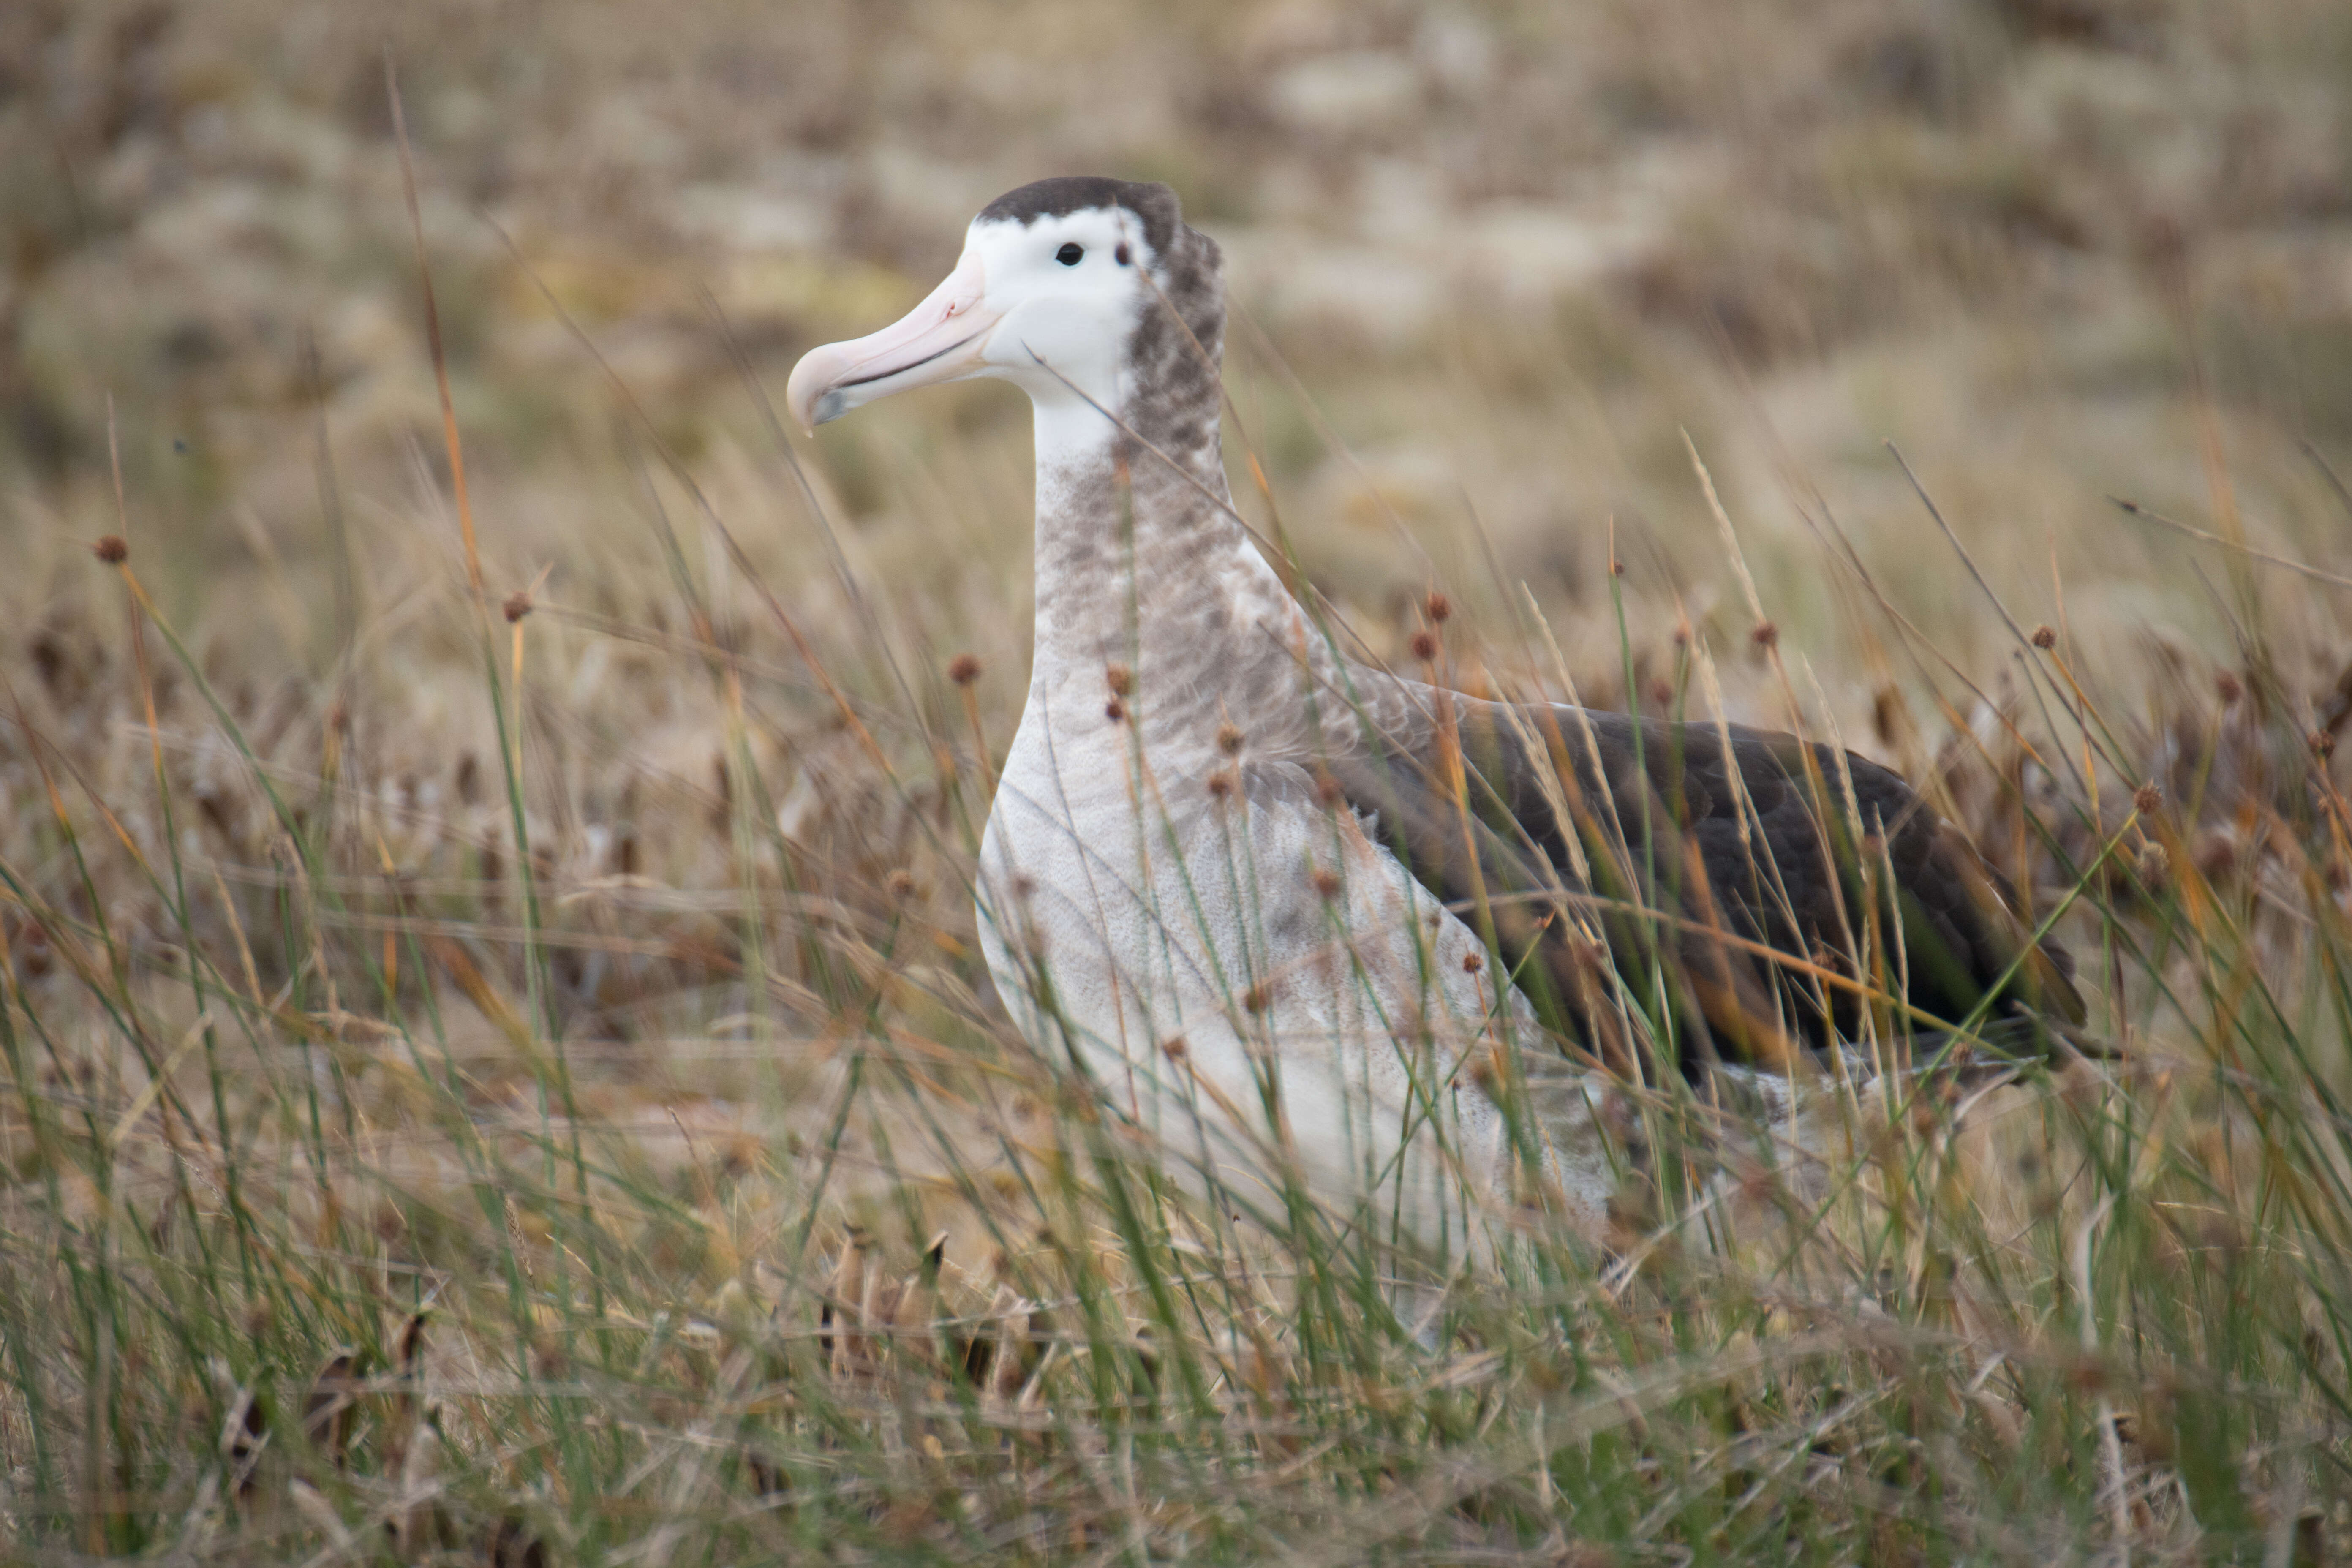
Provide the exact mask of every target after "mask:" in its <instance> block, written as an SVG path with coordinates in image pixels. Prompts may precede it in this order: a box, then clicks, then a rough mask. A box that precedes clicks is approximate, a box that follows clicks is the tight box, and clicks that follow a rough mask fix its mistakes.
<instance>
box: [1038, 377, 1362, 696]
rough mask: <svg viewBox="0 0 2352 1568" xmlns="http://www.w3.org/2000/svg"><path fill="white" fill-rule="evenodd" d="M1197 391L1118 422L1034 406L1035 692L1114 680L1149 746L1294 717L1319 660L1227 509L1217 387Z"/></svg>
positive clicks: (1210, 384) (1068, 402)
mask: <svg viewBox="0 0 2352 1568" xmlns="http://www.w3.org/2000/svg"><path fill="white" fill-rule="evenodd" d="M1194 391H1195V395H1193V396H1192V397H1176V396H1170V395H1165V393H1166V389H1164V388H1163V389H1161V395H1140V396H1139V395H1129V397H1128V398H1126V399H1125V400H1124V404H1123V406H1122V407H1120V408H1119V409H1118V411H1117V412H1118V417H1117V418H1116V419H1114V418H1112V417H1110V416H1108V415H1107V414H1106V413H1105V412H1104V411H1103V410H1101V409H1098V408H1097V407H1095V406H1094V405H1091V404H1088V403H1087V402H1086V401H1085V400H1083V399H1080V398H1078V397H1076V395H1070V396H1068V397H1066V399H1056V398H1053V397H1039V398H1037V399H1036V406H1037V420H1036V437H1037V627H1036V668H1035V675H1034V679H1033V690H1036V689H1054V688H1058V687H1060V686H1062V685H1063V684H1064V683H1066V682H1071V681H1076V682H1079V683H1081V684H1080V687H1079V689H1080V691H1081V693H1082V694H1087V695H1088V698H1089V700H1093V698H1092V696H1091V694H1090V693H1088V692H1087V691H1086V689H1085V688H1084V686H1083V682H1085V681H1087V680H1093V681H1097V682H1101V683H1103V685H1104V689H1103V696H1104V697H1105V698H1108V695H1109V694H1110V692H1109V685H1110V684H1111V683H1112V682H1113V681H1115V680H1116V679H1118V677H1117V676H1116V674H1115V672H1114V669H1113V667H1120V668H1124V669H1125V670H1126V671H1127V672H1128V674H1127V676H1126V679H1127V680H1128V681H1129V682H1130V683H1131V685H1132V692H1133V694H1132V698H1131V700H1130V701H1129V706H1130V707H1131V709H1132V710H1134V712H1135V715H1136V717H1137V719H1138V721H1139V722H1140V723H1141V724H1142V725H1143V727H1144V732H1145V735H1146V738H1147V739H1150V738H1153V737H1154V736H1157V737H1160V738H1162V739H1167V740H1171V741H1172V740H1178V739H1181V740H1184V741H1186V742H1191V743H1202V742H1205V741H1206V740H1207V739H1208V738H1209V737H1211V736H1213V734H1214V732H1215V731H1216V729H1217V727H1218V725H1219V724H1220V723H1222V722H1226V721H1229V718H1228V716H1230V719H1231V720H1232V721H1239V720H1241V719H1242V718H1244V716H1245V715H1246V714H1249V713H1255V714H1257V715H1260V716H1261V717H1262V716H1264V715H1265V713H1266V712H1267V710H1269V708H1271V709H1273V710H1280V709H1282V708H1284V707H1286V706H1287V705H1293V704H1297V705H1303V702H1304V696H1303V692H1304V689H1305V682H1304V681H1303V680H1302V678H1301V660H1302V658H1304V659H1305V660H1307V662H1308V663H1309V664H1310V665H1311V664H1313V663H1315V662H1317V661H1318V660H1319V659H1321V658H1327V657H1328V656H1327V655H1326V654H1325V653H1324V650H1323V648H1322V646H1321V643H1320V641H1319V638H1318V635H1317V634H1316V633H1315V632H1314V630H1313V628H1312V627H1311V626H1309V625H1308V624H1307V619H1306V616H1304V614H1303V613H1302V612H1301V611H1300V609H1299V607H1298V605H1297V601H1295V600H1294V599H1292V598H1291V596H1290V594H1289V592H1288V590H1286V588H1285V587H1284V586H1283V584H1282V580H1281V579H1280V578H1279V577H1277V576H1276V574H1275V573H1274V570H1273V568H1272V567H1270V566H1268V565H1267V564H1266V563H1265V557H1263V556H1262V555H1260V554H1259V553H1258V552H1257V549H1256V547H1255V544H1254V543H1253V542H1251V540H1250V538H1249V535H1248V533H1247V532H1246V531H1245V530H1244V528H1243V527H1242V525H1241V521H1240V520H1239V518H1238V517H1237V516H1236V515H1235V513H1234V507H1233V500H1232V494H1231V491H1230V490H1229V489H1227V487H1226V483H1225V469H1224V460H1223V454H1222V452H1221V449H1220V447H1219V442H1218V422H1217V394H1216V387H1215V383H1214V381H1213V379H1209V380H1207V382H1206V384H1205V387H1196V388H1195V389H1194ZM1192 731H1200V733H1199V734H1197V735H1195V734H1193V733H1192Z"/></svg>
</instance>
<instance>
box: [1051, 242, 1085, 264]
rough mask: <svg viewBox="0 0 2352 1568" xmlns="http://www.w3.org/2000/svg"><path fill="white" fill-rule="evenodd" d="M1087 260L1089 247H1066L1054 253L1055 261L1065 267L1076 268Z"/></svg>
mask: <svg viewBox="0 0 2352 1568" xmlns="http://www.w3.org/2000/svg"><path fill="white" fill-rule="evenodd" d="M1086 258H1087V247H1085V246H1083V245H1066V246H1064V247H1062V248H1061V249H1059V250H1057V251H1055V252H1054V259H1055V260H1056V261H1058V262H1060V263H1061V264H1062V265H1063V266H1065V267H1076V265H1077V264H1078V263H1079V262H1081V261H1084V260H1085V259H1086Z"/></svg>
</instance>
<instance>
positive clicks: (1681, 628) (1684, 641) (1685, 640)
mask: <svg viewBox="0 0 2352 1568" xmlns="http://www.w3.org/2000/svg"><path fill="white" fill-rule="evenodd" d="M1690 640H1691V629H1690V623H1689V622H1688V621H1684V622H1682V623H1681V624H1680V625H1678V626H1675V647H1690Z"/></svg>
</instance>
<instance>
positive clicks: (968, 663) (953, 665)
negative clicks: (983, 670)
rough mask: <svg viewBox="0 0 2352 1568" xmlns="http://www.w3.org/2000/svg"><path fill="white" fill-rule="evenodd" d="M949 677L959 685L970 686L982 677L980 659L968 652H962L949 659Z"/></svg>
mask: <svg viewBox="0 0 2352 1568" xmlns="http://www.w3.org/2000/svg"><path fill="white" fill-rule="evenodd" d="M948 679H950V680H952V681H954V682H955V683H956V684H957V685H958V686H970V685H971V683H972V682H973V681H975V680H978V679H980V660H978V659H976V658H972V656H971V655H970V654H968V653H960V654H958V655H956V656H955V657H954V658H951V659H950V660H948Z"/></svg>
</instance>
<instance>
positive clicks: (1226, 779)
mask: <svg viewBox="0 0 2352 1568" xmlns="http://www.w3.org/2000/svg"><path fill="white" fill-rule="evenodd" d="M1233 793H1234V773H1233V770H1232V769H1231V768H1219V769H1218V770H1217V771H1216V772H1215V773H1211V774H1210V775H1209V795H1210V797H1211V798H1212V799H1214V800H1223V799H1224V798H1225V797H1226V796H1228V795H1232V794H1233Z"/></svg>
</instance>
